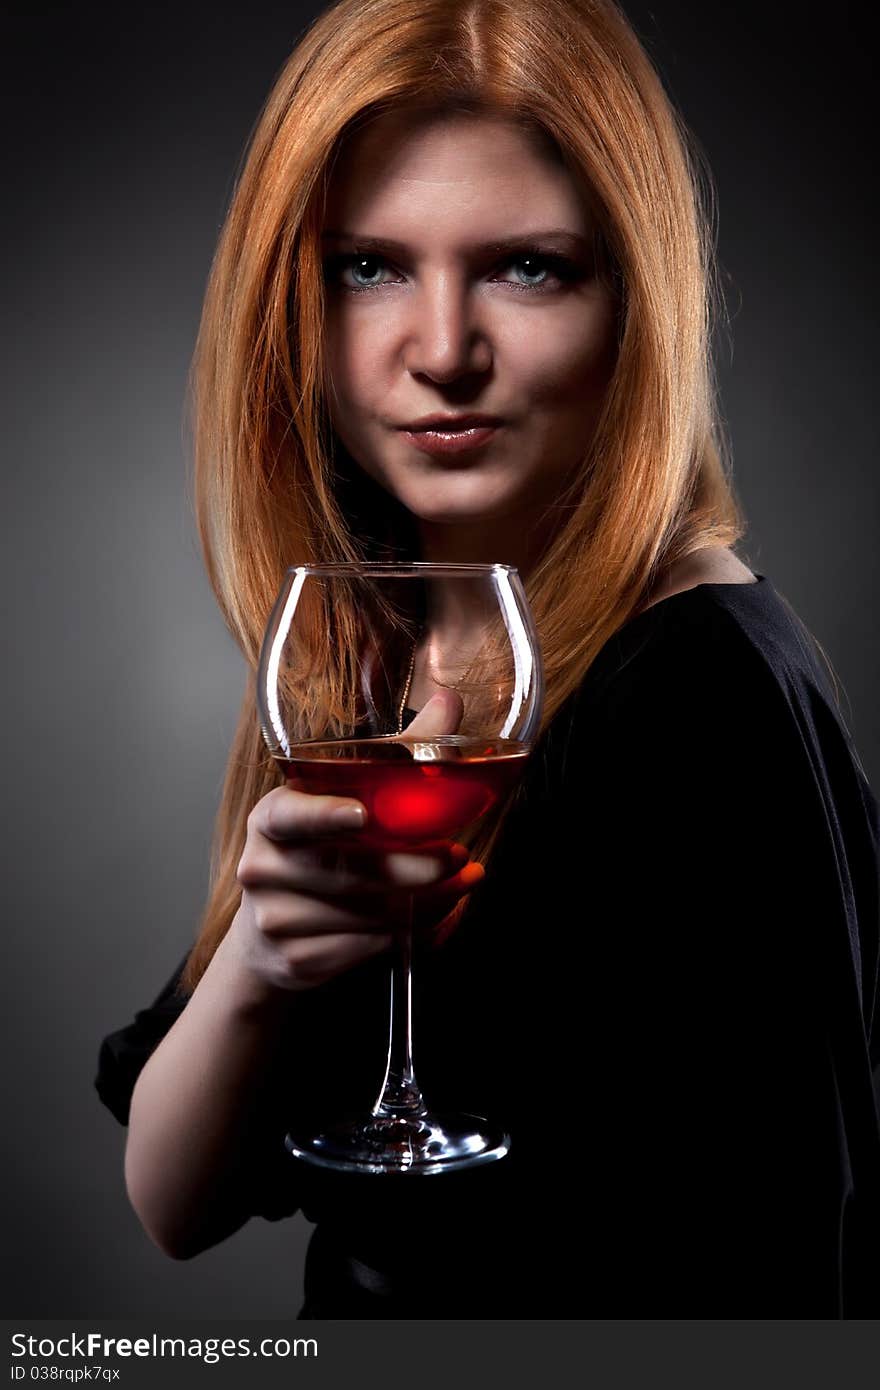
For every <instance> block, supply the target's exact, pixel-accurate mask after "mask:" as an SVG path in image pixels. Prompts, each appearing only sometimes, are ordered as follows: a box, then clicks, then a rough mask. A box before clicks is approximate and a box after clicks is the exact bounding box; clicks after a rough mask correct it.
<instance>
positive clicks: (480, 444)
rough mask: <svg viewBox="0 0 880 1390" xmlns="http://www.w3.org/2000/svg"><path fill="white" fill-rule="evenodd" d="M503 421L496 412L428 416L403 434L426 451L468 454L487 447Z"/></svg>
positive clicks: (438, 453) (402, 428) (405, 428)
mask: <svg viewBox="0 0 880 1390" xmlns="http://www.w3.org/2000/svg"><path fill="white" fill-rule="evenodd" d="M502 424H503V421H502V420H499V419H498V417H497V416H495V415H427V416H424V417H423V418H422V419H421V420H414V421H413V422H412V424H410V425H404V426H402V427H401V433H402V434H403V436H404V438H405V439H408V440H409V442H410V443H411V444H412V445H413V446H414V448H416V449H418V450H419V451H420V452H421V453H424V454H435V455H442V454H466V453H470V452H473V451H475V450H477V449H482V448H484V447H485V445H487V444H488V443H489V441H490V440H491V439H493V438H494V436H495V435H496V433H497V432H498V430H499V429H500V428H501V426H502Z"/></svg>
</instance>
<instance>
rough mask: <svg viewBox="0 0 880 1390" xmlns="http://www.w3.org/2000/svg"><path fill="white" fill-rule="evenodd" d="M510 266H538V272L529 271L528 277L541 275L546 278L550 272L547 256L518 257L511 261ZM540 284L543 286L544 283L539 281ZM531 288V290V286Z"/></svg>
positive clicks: (527, 272)
mask: <svg viewBox="0 0 880 1390" xmlns="http://www.w3.org/2000/svg"><path fill="white" fill-rule="evenodd" d="M510 264H511V265H512V266H519V267H520V268H522V267H523V266H526V265H531V266H535V265H537V267H538V268H537V270H532V271H528V270H527V271H526V275H532V276H535V275H539V276H544V277H546V276H547V275H548V274H549V270H548V267H547V258H546V257H545V256H517V258H516V260H515V261H511V262H510ZM538 283H539V284H541V283H543V281H538ZM529 288H531V286H529Z"/></svg>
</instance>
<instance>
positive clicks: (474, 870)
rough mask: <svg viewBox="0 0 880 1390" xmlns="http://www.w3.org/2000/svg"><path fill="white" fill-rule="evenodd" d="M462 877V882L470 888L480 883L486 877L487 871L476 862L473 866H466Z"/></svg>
mask: <svg viewBox="0 0 880 1390" xmlns="http://www.w3.org/2000/svg"><path fill="white" fill-rule="evenodd" d="M460 877H461V882H462V883H464V884H467V886H468V887H470V886H472V885H473V884H475V883H479V882H480V880H481V879H484V878H485V877H486V870H485V869H484V868H483V866H482V864H478V863H477V862H476V860H475V861H474V862H473V863H472V864H466V865H465V866H464V868H463V869H462V871H461V876H460Z"/></svg>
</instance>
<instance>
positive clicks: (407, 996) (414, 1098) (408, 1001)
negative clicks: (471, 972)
mask: <svg viewBox="0 0 880 1390" xmlns="http://www.w3.org/2000/svg"><path fill="white" fill-rule="evenodd" d="M412 917H413V899H412V894H411V893H408V894H407V897H406V921H405V925H404V927H403V929H402V930H401V932H400V935H399V937H398V939H397V941H396V943H395V951H394V961H393V964H392V967H391V1017H390V1023H389V1030H388V1062H387V1065H386V1067H385V1080H384V1081H383V1082H382V1091H381V1093H380V1095H379V1099H378V1100H377V1101H376V1104H375V1105H374V1106H373V1114H374V1115H375V1116H376V1117H377V1118H387V1119H393V1118H394V1117H395V1116H400V1117H401V1118H404V1117H413V1118H417V1117H420V1116H424V1115H426V1114H427V1113H428V1112H427V1107H426V1106H425V1102H424V1100H423V1099H422V1093H421V1091H420V1090H419V1087H418V1083H417V1082H416V1078H415V1073H414V1071H413V1060H412Z"/></svg>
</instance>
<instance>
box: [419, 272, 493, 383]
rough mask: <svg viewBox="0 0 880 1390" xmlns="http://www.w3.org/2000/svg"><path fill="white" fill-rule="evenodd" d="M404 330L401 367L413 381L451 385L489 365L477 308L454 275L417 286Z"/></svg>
mask: <svg viewBox="0 0 880 1390" xmlns="http://www.w3.org/2000/svg"><path fill="white" fill-rule="evenodd" d="M407 328H408V331H407V336H406V345H405V349H404V363H405V366H406V369H407V371H408V372H409V373H410V374H411V375H413V376H427V377H430V378H431V380H432V381H437V382H441V383H442V382H450V381H455V380H457V379H458V378H459V377H462V376H470V375H472V374H476V373H479V372H485V371H487V370H488V368H489V367H490V366H491V365H492V356H493V354H492V345H491V342H490V339H489V334H488V330H487V327H486V325H485V324H483V323H481V322H480V313H479V307H478V305H476V304H475V302H474V300H473V297H472V295H471V294H470V293H469V291H468V287H467V286H466V285H464V284H462V283H461V282H460V281H459V280H458V278H457V277H455V276H452V275H448V274H438V275H436V276H434V277H432V278H431V279H430V280H429V281H427V282H426V283H423V284H422V285H421V286H420V287H419V290H418V291H417V293H416V294H415V295H414V296H413V299H412V317H411V320H410V323H409V324H408V326H407Z"/></svg>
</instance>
